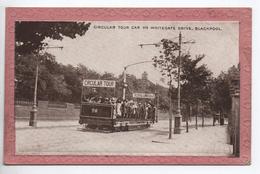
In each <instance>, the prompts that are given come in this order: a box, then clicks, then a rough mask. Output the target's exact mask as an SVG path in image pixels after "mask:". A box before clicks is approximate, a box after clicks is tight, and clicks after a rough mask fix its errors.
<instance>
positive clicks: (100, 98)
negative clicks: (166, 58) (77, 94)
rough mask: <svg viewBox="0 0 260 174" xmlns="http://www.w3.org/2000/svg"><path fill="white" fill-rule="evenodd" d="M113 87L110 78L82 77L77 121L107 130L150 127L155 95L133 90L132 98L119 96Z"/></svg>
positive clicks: (89, 126) (87, 126)
mask: <svg viewBox="0 0 260 174" xmlns="http://www.w3.org/2000/svg"><path fill="white" fill-rule="evenodd" d="M115 87H116V82H115V81H113V80H92V79H84V80H83V83H82V94H81V108H80V118H79V124H83V125H85V127H86V128H89V129H100V130H108V131H110V132H114V131H128V130H136V129H142V128H148V127H150V125H151V124H153V123H154V121H155V110H156V108H155V105H154V103H153V102H152V100H154V98H155V95H154V94H145V93H133V94H132V95H133V99H132V100H127V99H124V100H123V99H122V98H121V97H116V96H115ZM146 99H149V101H148V100H146Z"/></svg>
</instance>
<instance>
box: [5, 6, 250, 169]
mask: <svg viewBox="0 0 260 174" xmlns="http://www.w3.org/2000/svg"><path fill="white" fill-rule="evenodd" d="M17 20H23V21H79V20H80V21H239V59H240V67H241V72H240V78H241V81H240V86H241V87H240V88H241V93H240V106H241V107H240V113H241V118H240V131H241V134H240V136H241V137H240V145H241V147H240V152H241V155H240V157H239V158H235V157H224V156H220V157H210V156H207V157H195V156H167V157H165V156H152V157H148V156H79V155H78V156H77V155H62V156H61V155H60V156H59V155H54V156H53V155H43V156H40V155H16V154H15V122H14V44H15V43H14V29H15V25H14V24H15V21H17ZM251 36H252V11H251V8H7V9H6V45H5V46H6V47H5V120H4V122H5V123H4V163H5V164H186V165H195V164H209V165H210V164H211V165H212V164H214V165H249V164H250V161H251V45H252V44H251V42H252V41H251Z"/></svg>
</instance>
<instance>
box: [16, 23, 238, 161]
mask: <svg viewBox="0 0 260 174" xmlns="http://www.w3.org/2000/svg"><path fill="white" fill-rule="evenodd" d="M14 39H15V41H14V42H15V49H14V51H15V55H14V56H15V57H14V73H15V74H14V121H15V154H16V155H111V156H115V155H116V156H120V155H124V156H133V157H134V156H166V157H167V156H196V157H208V156H209V157H223V156H224V157H230V158H239V157H240V59H239V22H238V21H216V20H215V21H159V20H157V21H153V20H150V21H147V20H143V21H133V20H131V21H129V20H128V21H127V20H125V21H116V20H114V21H113V20H112V21H107V20H106V21H101V20H96V21H95V20H89V21H82V20H78V21H77V20H75V21H46V20H44V21H40V20H37V21H26V20H16V21H15V26H14Z"/></svg>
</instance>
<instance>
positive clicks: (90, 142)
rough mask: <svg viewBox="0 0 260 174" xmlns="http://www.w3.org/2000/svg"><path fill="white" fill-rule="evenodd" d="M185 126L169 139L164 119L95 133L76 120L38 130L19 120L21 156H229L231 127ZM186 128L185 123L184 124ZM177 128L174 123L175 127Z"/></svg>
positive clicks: (43, 125)
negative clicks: (134, 127)
mask: <svg viewBox="0 0 260 174" xmlns="http://www.w3.org/2000/svg"><path fill="white" fill-rule="evenodd" d="M194 122H195V121H192V122H191V124H193V126H191V128H190V129H189V132H188V133H186V132H185V127H182V128H183V131H182V133H181V134H178V135H176V134H173V138H172V139H171V140H169V139H168V124H169V122H168V120H160V121H159V122H158V123H156V124H154V125H153V126H151V127H150V128H148V129H143V130H135V131H128V132H114V133H104V132H93V131H87V130H86V129H83V127H82V126H80V125H79V124H78V121H77V120H74V121H39V122H38V128H31V127H29V126H27V125H28V122H25V121H16V154H18V155H22V154H23V155H149V156H152V155H163V156H167V155H171V156H172V155H181V156H184V155H185V156H186V155H188V156H229V155H231V154H232V146H231V145H229V144H228V139H227V125H224V126H220V125H216V126H212V121H211V119H210V120H206V124H207V125H206V126H205V127H203V128H202V127H199V128H198V130H196V129H195V127H194ZM182 124H183V126H184V125H185V123H182ZM173 125H174V124H173Z"/></svg>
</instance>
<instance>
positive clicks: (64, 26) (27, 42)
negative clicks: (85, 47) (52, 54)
mask: <svg viewBox="0 0 260 174" xmlns="http://www.w3.org/2000/svg"><path fill="white" fill-rule="evenodd" d="M89 26H90V23H86V22H31V21H30V22H29V21H18V22H16V23H15V43H16V44H15V51H16V53H17V54H19V55H26V54H30V53H35V52H37V51H39V50H41V49H43V47H45V46H47V44H46V43H43V40H44V39H46V38H51V39H54V40H62V39H63V38H64V37H69V38H72V39H74V38H76V37H77V35H79V36H83V35H84V34H85V33H86V31H87V30H88V28H89Z"/></svg>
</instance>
